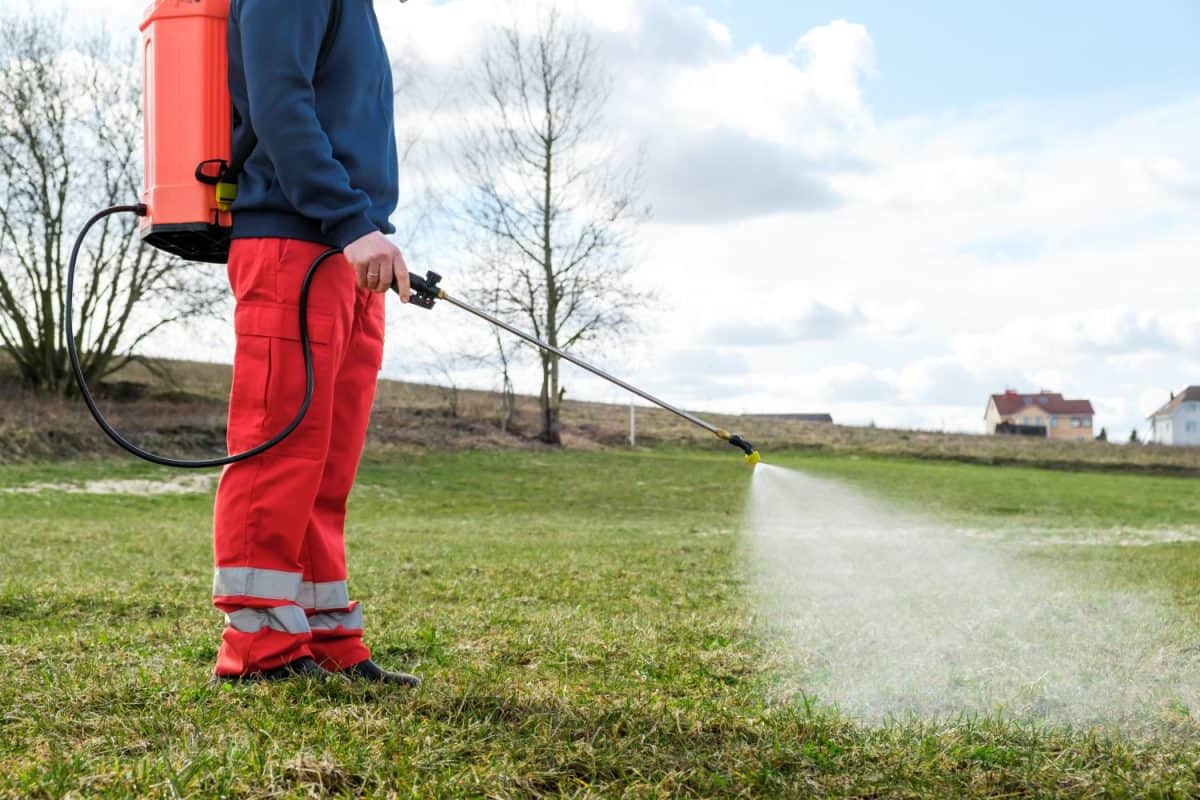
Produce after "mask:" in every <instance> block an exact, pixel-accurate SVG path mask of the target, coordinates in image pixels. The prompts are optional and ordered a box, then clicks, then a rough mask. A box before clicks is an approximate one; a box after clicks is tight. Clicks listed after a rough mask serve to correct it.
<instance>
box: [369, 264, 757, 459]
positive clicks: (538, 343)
mask: <svg viewBox="0 0 1200 800" xmlns="http://www.w3.org/2000/svg"><path fill="white" fill-rule="evenodd" d="M441 280H442V276H441V275H438V274H437V273H436V272H427V273H425V277H424V278H422V277H420V276H418V275H409V278H408V282H409V285H410V287H411V288H412V295H411V296H410V299H409V302H410V303H415V304H416V305H417V306H418V307H420V308H425V309H431V308H433V305H434V303H435V302H436V301H438V300H444V301H445V302H447V303H449V304H450V305H452V306H456V307H458V308H461V309H462V310H463V311H466V312H468V313H471V314H474V315H475V316H477V317H479V318H480V319H482V320H484V321H485V322H490V323H491V324H492V325H495V326H496V327H497V328H501V329H502V330H505V331H508V332H509V333H511V334H512V335H513V336H516V337H518V338H520V339H524V340H525V341H526V342H529V343H530V344H532V345H533V346H534V347H538V348H541V349H542V350H545V351H547V352H549V353H553V354H554V355H556V356H558V357H559V358H563V359H566V360H567V361H570V362H571V363H572V364H574V365H575V366H577V367H581V368H582V369H586V370H587V371H588V372H590V373H592V374H593V375H596V376H597V377H600V378H603V379H604V380H606V381H608V382H609V383H614V384H616V385H617V386H620V387H621V388H622V389H624V390H625V391H627V392H633V393H634V394H636V395H637V396H638V397H640V398H642V399H643V400H649V401H650V402H651V403H653V404H654V405H656V406H658V407H659V408H662V409H665V410H667V411H670V412H671V413H672V414H675V415H676V416H678V417H682V418H683V419H686V420H687V421H688V422H690V423H692V424H693V425H697V426H699V427H701V428H703V429H704V430H706V431H708V432H709V433H711V434H713V435H714V436H716V437H717V438H718V439H720V440H722V441H724V442H729V444H731V445H733V446H734V447H736V448H738V449H740V450H741V451H742V452H743V453H745V454H746V463H747V464H749V465H751V466H754V465H755V464H757V463H758V462H759V461H761V460H762V457H761V456H760V455H759V454H758V451H757V450H755V449H754V445H752V444H750V443H749V442H747V441H746V440H745V439H743V438H742V437H741V436H739V435H738V434H735V433H730V432H729V431H727V430H724V429H722V428H718V427H717V426H716V425H713V424H712V423H711V422H706V421H704V420H702V419H700V417H697V416H696V415H695V414H689V413H688V412H687V411H684V410H683V409H682V408H679V407H677V406H673V405H671V404H670V403H668V402H666V401H665V400H660V399H659V398H657V397H655V396H654V395H652V394H650V393H649V392H647V391H644V390H642V389H639V388H638V387H636V386H634V385H633V384H631V383H627V382H626V381H623V380H621V379H620V378H618V377H616V376H615V375H611V374H609V373H608V372H605V371H604V370H602V369H600V368H599V367H597V366H596V365H595V364H592V363H590V362H588V361H585V360H584V359H582V358H580V357H579V356H575V355H571V354H570V353H568V352H567V351H566V350H562V349H560V348H558V347H555V346H554V345H551V344H548V343H546V342H543V341H542V340H541V339H539V338H537V337H536V336H534V335H532V334H530V333H526V332H525V331H523V330H521V329H520V328H515V327H513V326H512V325H509V324H508V323H507V322H505V321H504V320H502V319H500V318H499V317H497V316H495V315H494V314H489V313H488V312H487V311H484V310H483V309H482V308H478V307H477V306H473V305H471V304H470V303H468V302H466V301H465V300H460V299H459V298H457V297H454V296H453V295H450V294H447V293H446V290H445V289H442V288H441V287H440V286H439V285H438V284H439V283H441ZM392 290H393V291H396V292H397V293H398V292H399V286H397V285H396V283H395V282H393V283H392Z"/></svg>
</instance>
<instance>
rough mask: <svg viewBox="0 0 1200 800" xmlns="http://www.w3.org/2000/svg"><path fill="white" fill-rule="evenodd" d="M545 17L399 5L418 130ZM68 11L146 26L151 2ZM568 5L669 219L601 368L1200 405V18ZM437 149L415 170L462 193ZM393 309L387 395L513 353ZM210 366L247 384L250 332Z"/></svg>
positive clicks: (462, 326)
mask: <svg viewBox="0 0 1200 800" xmlns="http://www.w3.org/2000/svg"><path fill="white" fill-rule="evenodd" d="M12 2H13V0H0V4H10V3H12ZM535 5H536V4H535V3H534V2H533V0H528V1H527V0H514V2H512V3H508V4H505V3H496V2H494V0H487V1H485V0H450V1H449V2H445V1H443V2H434V0H410V1H409V2H408V3H405V4H403V5H401V4H400V3H398V2H394V0H377V2H376V7H377V10H378V12H379V15H380V19H381V23H382V24H383V27H384V30H385V34H386V38H387V41H388V45H389V49H390V51H391V55H392V58H393V60H394V61H395V62H397V63H402V64H411V65H413V66H414V68H415V69H416V70H417V74H420V75H422V76H423V77H422V80H421V81H420V86H419V87H417V88H416V89H414V91H413V93H412V94H411V95H410V96H407V97H405V98H402V107H401V108H400V109H399V120H398V125H399V127H400V129H401V133H402V134H404V135H412V134H413V132H414V131H416V132H419V133H420V135H422V136H424V137H434V138H436V136H437V132H438V131H439V130H442V128H441V126H442V125H444V124H450V123H452V122H453V120H452V119H451V118H452V117H453V115H454V113H455V111H454V109H455V108H457V105H456V103H455V99H456V96H457V95H459V94H461V92H462V83H461V81H462V75H463V74H464V73H465V72H466V71H468V70H469V68H470V66H471V64H472V63H473V61H472V59H473V57H474V56H475V55H476V54H477V53H478V52H479V47H480V43H481V42H482V41H484V39H485V37H486V36H487V34H488V32H489V31H490V30H492V29H494V26H496V25H499V24H505V23H508V22H510V21H513V20H517V23H518V24H521V25H525V24H529V23H528V20H529V19H530V18H531V16H532V12H531V9H533V8H534V7H535ZM65 6H66V8H67V9H68V10H69V11H70V12H71V16H72V18H73V19H76V20H85V21H88V24H90V21H91V20H95V19H104V20H106V22H107V23H108V24H109V25H110V26H111V27H112V28H113V29H114V30H117V31H120V30H129V31H132V29H133V27H134V26H135V25H136V20H137V18H138V16H139V13H140V8H141V6H142V3H140V2H138V3H129V2H112V1H111V0H68V2H67V3H66V4H65ZM562 7H563V8H564V9H565V10H566V12H567V14H568V16H569V17H570V18H571V19H572V20H574V21H576V22H577V23H578V24H580V25H583V26H584V27H585V28H587V29H588V30H589V31H590V32H591V33H592V35H593V36H594V38H595V41H596V42H597V44H598V52H599V55H600V57H601V59H602V60H603V63H604V66H605V68H606V70H607V71H608V73H609V74H610V76H611V78H612V81H613V89H614V91H613V95H612V100H611V105H610V107H609V110H608V113H607V115H606V124H608V125H610V126H611V127H612V129H613V131H614V135H619V136H620V137H621V139H622V140H623V141H629V142H632V143H637V144H638V145H640V146H641V148H642V149H643V152H644V153H645V155H646V158H645V165H646V169H645V192H646V199H647V200H648V201H649V202H650V204H651V205H652V206H653V209H654V214H653V216H652V218H651V220H650V221H649V222H648V223H647V224H645V225H644V226H643V227H642V228H641V230H640V233H639V239H638V247H637V250H636V257H635V259H634V266H633V271H632V274H631V284H632V285H635V286H639V287H643V286H644V287H649V288H652V289H653V290H654V291H655V292H656V295H657V300H656V305H655V306H654V307H653V313H652V314H647V315H646V317H645V319H644V324H643V328H642V331H641V332H640V333H639V334H638V335H636V336H634V337H631V338H630V339H628V340H627V341H626V342H624V343H623V346H606V347H605V348H604V349H603V350H602V351H600V352H595V351H587V352H586V353H585V355H587V356H588V357H589V358H590V359H591V360H593V361H597V362H599V363H601V364H604V365H607V366H611V367H612V368H613V369H614V370H616V371H618V372H620V373H621V374H622V375H623V376H625V377H628V378H629V379H631V380H632V381H633V382H634V383H638V384H640V385H643V386H644V387H645V388H646V389H648V390H650V391H652V392H658V393H660V394H662V395H664V396H665V397H666V398H667V399H669V400H670V401H672V402H674V403H676V404H679V405H683V406H686V407H689V408H696V409H703V410H714V411H726V412H751V413H753V412H758V413H763V412H818V411H828V412H830V413H832V414H833V415H834V417H835V419H837V420H838V421H839V422H845V423H851V424H868V423H872V422H873V423H875V424H878V425H887V426H903V427H919V428H930V429H946V430H963V431H976V432H979V431H982V428H983V420H982V418H983V413H984V407H985V405H986V402H987V397H988V394H989V393H992V392H1000V391H1003V390H1004V389H1005V388H1007V387H1014V388H1019V389H1021V390H1025V391H1030V390H1037V389H1042V388H1045V389H1051V390H1056V391H1061V392H1064V393H1066V394H1067V395H1068V396H1069V397H1083V398H1089V399H1091V400H1092V401H1093V403H1094V405H1095V406H1096V408H1097V421H1096V422H1097V427H1099V426H1104V427H1106V428H1107V429H1108V430H1109V432H1110V433H1111V434H1112V435H1113V436H1114V438H1124V437H1127V436H1128V433H1129V430H1130V429H1131V428H1133V427H1135V426H1138V427H1141V428H1142V432H1143V434H1144V433H1145V417H1146V416H1147V415H1148V414H1150V413H1151V412H1152V411H1154V410H1155V409H1156V408H1157V407H1158V406H1159V405H1161V404H1162V403H1163V402H1165V401H1166V399H1167V397H1168V395H1169V392H1171V391H1172V390H1176V391H1177V390H1179V389H1180V388H1182V387H1183V386H1185V385H1188V384H1198V383H1200V348H1197V342H1198V341H1200V306H1198V304H1197V302H1196V299H1197V266H1198V259H1200V228H1198V226H1196V225H1195V224H1194V220H1195V219H1196V218H1197V212H1200V148H1197V147H1196V144H1195V143H1196V142H1197V141H1200V48H1197V47H1195V44H1194V42H1195V41H1196V40H1197V38H1198V37H1200V4H1197V3H1195V2H1194V1H1193V0H1179V2H1144V3H1138V4H1130V3H1118V2H1108V1H1104V2H1095V3H1091V4H1088V6H1087V10H1086V13H1085V12H1084V11H1083V10H1082V9H1081V6H1080V5H1079V4H1073V3H1044V2H1027V1H1025V0H1020V1H1018V2H1010V3H1004V4H978V3H961V2H948V1H947V2H914V3H893V2H883V1H882V0H879V1H878V2H866V1H865V0H861V1H857V0H855V1H851V2H838V3H834V2H828V1H825V0H822V1H820V2H818V1H815V0H814V1H813V2H802V1H801V0H736V2H735V0H702V1H701V2H685V1H684V0H579V1H578V2H572V3H564V4H563V5H562ZM130 35H132V33H131V34H130ZM423 144H424V145H429V146H422V147H418V148H417V150H416V151H415V152H417V153H418V155H417V156H415V158H417V159H418V160H420V163H419V164H418V163H414V164H413V165H412V166H413V169H412V170H411V173H413V174H416V173H420V174H422V175H425V176H428V175H429V174H433V175H442V176H444V175H445V174H447V173H446V165H445V163H443V162H442V161H440V159H442V156H441V155H439V152H440V151H439V148H437V147H436V146H434V145H435V144H436V143H431V142H424V143H423ZM402 189H405V190H408V191H414V192H415V185H414V184H411V183H406V185H405V187H402ZM403 213H404V212H403V211H402V212H401V216H402V215H403ZM397 221H398V222H399V223H401V225H402V227H403V223H404V220H403V219H399V220H397ZM452 251H453V247H452V245H451V244H450V243H446V242H438V241H424V242H422V243H421V244H420V245H419V246H414V250H413V257H412V258H410V262H411V263H410V266H411V267H412V268H414V269H419V270H422V271H423V270H424V269H428V268H432V269H437V270H438V271H439V272H442V273H443V274H445V275H446V285H447V286H448V287H450V286H452V285H453V281H454V275H453V274H452V270H453V269H454V266H455V262H456V259H454V258H453V257H451V256H450V255H449V254H450V253H452ZM389 313H390V318H389V337H390V338H389V343H388V348H387V355H386V357H385V367H384V375H385V376H387V377H396V378H406V379H416V380H432V379H434V377H435V373H434V371H433V367H432V366H431V364H432V363H433V362H435V361H436V360H437V356H436V355H431V354H436V353H437V351H438V350H439V348H442V349H448V348H452V347H459V346H463V347H469V346H471V344H470V343H471V342H472V341H479V340H481V339H482V340H483V341H486V335H487V334H486V332H481V331H480V330H479V327H478V325H479V324H478V323H477V322H475V321H474V320H472V319H470V318H466V317H463V316H462V315H458V314H456V313H455V312H454V311H453V310H451V309H445V308H443V309H438V310H436V311H435V312H433V314H427V313H426V312H422V311H418V310H416V309H402V308H400V307H399V306H398V305H393V306H392V307H391V308H390V309H389ZM158 346H159V347H161V348H162V349H164V350H170V351H171V352H179V351H180V350H179V348H180V345H179V343H178V342H176V343H167V342H164V343H160V344H159V345H158ZM184 352H186V353H187V354H189V355H194V356H198V357H205V358H212V359H214V360H218V359H224V360H228V358H229V354H230V353H231V352H232V342H231V338H230V336H229V334H228V333H227V332H226V331H224V330H222V329H220V328H219V327H218V328H214V329H212V330H211V331H209V332H208V333H207V334H206V335H204V336H199V337H197V336H194V335H192V336H189V337H187V340H186V347H184ZM459 379H460V380H461V381H462V382H463V383H465V384H469V385H478V386H483V387H487V386H490V385H491V384H492V383H493V382H494V378H493V377H492V376H491V375H488V374H482V373H479V372H471V371H466V372H462V373H461V374H460V375H459ZM565 384H566V387H567V391H568V396H570V397H577V398H587V399H598V400H606V401H614V402H623V401H624V400H625V395H624V394H623V393H622V392H621V391H620V390H618V389H615V388H612V387H609V386H607V385H605V384H603V383H601V382H599V381H597V380H595V379H593V378H591V377H590V376H587V375H583V374H580V373H576V372H568V373H567V377H566V379H565ZM517 389H518V390H519V391H524V392H531V393H532V392H536V390H537V383H536V376H535V375H534V374H533V371H532V369H525V370H523V371H522V372H521V373H520V375H519V376H518V381H517Z"/></svg>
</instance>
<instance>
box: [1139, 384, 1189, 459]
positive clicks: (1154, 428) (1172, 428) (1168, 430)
mask: <svg viewBox="0 0 1200 800" xmlns="http://www.w3.org/2000/svg"><path fill="white" fill-rule="evenodd" d="M1150 441H1152V442H1157V443H1158V444H1177V445H1193V446H1197V445H1200V386H1189V387H1188V388H1186V389H1184V390H1183V391H1182V392H1180V393H1179V394H1176V395H1172V396H1171V400H1170V402H1169V403H1167V404H1166V405H1165V406H1163V407H1162V408H1160V409H1159V410H1158V411H1155V412H1154V413H1153V414H1151V415H1150Z"/></svg>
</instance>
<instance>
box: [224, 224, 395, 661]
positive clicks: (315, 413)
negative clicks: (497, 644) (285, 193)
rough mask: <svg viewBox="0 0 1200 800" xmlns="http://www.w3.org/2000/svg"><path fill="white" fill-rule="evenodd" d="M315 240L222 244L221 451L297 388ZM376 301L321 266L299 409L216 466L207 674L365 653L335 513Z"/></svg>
mask: <svg viewBox="0 0 1200 800" xmlns="http://www.w3.org/2000/svg"><path fill="white" fill-rule="evenodd" d="M325 249H327V248H325V247H324V246H322V245H319V244H313V243H311V242H303V241H298V240H294V239H236V240H234V242H233V246H232V248H231V250H230V253H229V284H230V287H231V288H232V289H233V293H234V296H235V297H236V298H237V311H236V315H235V318H234V327H235V330H236V333H237V351H236V354H235V356H234V363H233V387H232V390H231V392H230V398H229V430H228V444H229V449H230V452H238V451H241V450H245V449H247V448H249V447H253V446H254V445H256V444H259V443H261V442H263V441H265V440H266V439H268V438H270V437H271V436H273V435H274V434H276V433H277V432H279V431H280V430H281V429H282V428H283V427H284V426H285V425H286V424H287V423H288V421H289V420H291V419H292V417H293V416H295V414H296V411H297V410H298V409H299V407H300V403H301V401H302V400H303V399H304V386H305V375H304V358H303V351H302V350H301V347H300V326H299V316H298V313H299V312H298V304H299V300H300V284H301V283H302V281H303V279H304V274H305V272H306V271H307V270H308V267H309V265H310V264H311V262H312V261H313V259H314V258H315V257H316V256H317V255H318V254H319V253H321V252H322V251H323V250H325ZM383 300H384V298H383V295H381V294H375V293H372V292H369V291H367V290H366V289H360V288H358V286H357V285H356V283H355V276H354V270H353V268H352V267H351V266H350V265H349V263H348V262H347V261H346V260H345V259H344V258H343V257H341V256H340V255H339V256H335V257H333V258H330V259H328V260H327V261H326V262H325V263H324V264H322V265H321V267H320V269H319V270H318V272H317V274H316V277H315V278H314V280H313V285H312V289H311V291H310V292H309V303H308V321H309V326H308V327H309V340H310V342H311V343H312V352H313V362H314V376H315V379H316V383H315V393H314V395H313V400H312V405H311V407H310V408H309V411H308V414H307V416H305V418H304V422H303V423H302V424H301V425H300V427H299V428H297V429H296V430H295V431H294V432H293V433H292V435H291V436H289V437H288V438H287V439H286V440H284V441H283V443H281V444H279V445H278V446H276V447H275V448H273V449H272V450H269V451H268V452H266V453H264V454H263V455H260V456H257V457H255V458H252V459H250V460H249V461H243V462H241V463H239V464H233V465H231V466H228V467H226V468H225V471H224V472H223V473H222V474H221V481H220V484H219V485H218V487H217V499H216V507H215V510H214V515H213V517H214V519H213V540H214V550H215V555H216V559H215V560H216V574H215V576H214V579H213V604H214V605H216V607H217V608H219V609H220V610H221V611H224V612H225V614H226V618H225V619H226V626H225V631H224V634H223V636H222V642H221V650H220V653H219V654H218V656H217V667H216V674H218V675H245V674H248V673H252V672H258V671H261V670H268V669H274V668H275V667H279V666H281V665H283V664H285V663H287V662H289V661H293V660H295V659H297V658H301V657H304V656H312V657H313V658H315V659H316V660H317V661H318V662H319V663H321V664H323V665H324V666H325V667H326V668H329V669H344V668H346V667H349V666H353V665H354V664H357V663H359V662H360V661H363V660H365V659H366V658H368V657H369V656H370V651H368V650H367V648H366V646H364V645H363V643H362V630H363V621H362V611H361V609H360V608H359V606H358V604H357V603H355V602H351V600H350V595H349V593H348V592H347V588H346V552H345V539H344V523H345V519H346V496H347V495H348V494H349V493H350V488H351V486H352V485H353V483H354V477H355V473H356V472H357V470H358V462H359V457H360V456H361V455H362V448H363V442H364V440H365V439H366V433H367V420H368V417H369V415H370V411H371V404H372V402H373V400H374V397H375V382H376V379H377V377H378V373H379V369H380V366H381V365H382V360H383V321H384V304H383Z"/></svg>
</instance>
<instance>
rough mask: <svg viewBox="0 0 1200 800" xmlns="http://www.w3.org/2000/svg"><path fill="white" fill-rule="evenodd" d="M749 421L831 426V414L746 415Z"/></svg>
mask: <svg viewBox="0 0 1200 800" xmlns="http://www.w3.org/2000/svg"><path fill="white" fill-rule="evenodd" d="M745 416H747V417H749V418H751V419H780V420H787V421H788V422H819V423H822V424H824V425H832V424H833V415H832V414H746V415H745Z"/></svg>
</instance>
